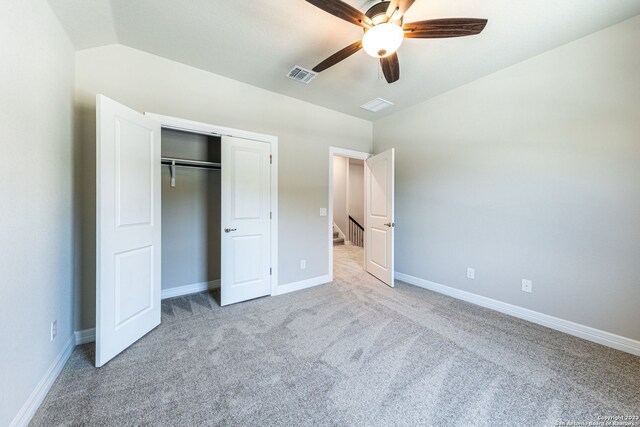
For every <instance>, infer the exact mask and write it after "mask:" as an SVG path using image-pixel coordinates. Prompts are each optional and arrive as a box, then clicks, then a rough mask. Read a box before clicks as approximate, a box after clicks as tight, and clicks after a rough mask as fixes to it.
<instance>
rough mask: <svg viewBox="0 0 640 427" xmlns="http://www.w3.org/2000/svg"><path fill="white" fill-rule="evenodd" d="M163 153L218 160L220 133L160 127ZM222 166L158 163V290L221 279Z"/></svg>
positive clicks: (211, 160) (212, 160) (169, 155)
mask: <svg viewBox="0 0 640 427" xmlns="http://www.w3.org/2000/svg"><path fill="white" fill-rule="evenodd" d="M162 156H164V157H174V158H180V159H192V160H203V161H210V162H220V138H214V137H207V136H205V135H199V134H193V133H186V132H177V131H173V130H167V129H164V130H163V131H162ZM220 196H221V194H220V171H217V170H204V169H192V168H180V167H177V168H176V186H175V187H171V174H170V172H169V167H168V166H163V167H162V289H170V288H175V287H178V286H184V285H192V284H196V283H204V282H211V281H214V280H218V279H220Z"/></svg>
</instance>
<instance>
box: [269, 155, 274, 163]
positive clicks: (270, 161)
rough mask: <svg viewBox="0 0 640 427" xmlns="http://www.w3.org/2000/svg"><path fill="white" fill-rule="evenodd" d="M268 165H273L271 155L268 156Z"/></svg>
mask: <svg viewBox="0 0 640 427" xmlns="http://www.w3.org/2000/svg"><path fill="white" fill-rule="evenodd" d="M269 164H270V165H272V164H273V154H269Z"/></svg>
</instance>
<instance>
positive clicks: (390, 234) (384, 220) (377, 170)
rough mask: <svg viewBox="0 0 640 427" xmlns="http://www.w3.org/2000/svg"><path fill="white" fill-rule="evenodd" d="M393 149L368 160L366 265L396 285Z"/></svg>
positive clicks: (366, 177)
mask: <svg viewBox="0 0 640 427" xmlns="http://www.w3.org/2000/svg"><path fill="white" fill-rule="evenodd" d="M394 154H395V152H394V149H393V148H392V149H390V150H388V151H385V152H383V153H380V154H378V155H376V156H373V157H370V158H369V159H367V161H366V163H365V267H366V270H367V271H368V272H369V273H371V274H372V275H374V276H375V277H377V278H378V279H380V280H382V281H383V282H384V283H386V284H387V285H389V286H391V287H393V286H395V285H394V272H393V270H394V261H393V245H394V241H393V238H394V230H393V227H394V223H393V211H394Z"/></svg>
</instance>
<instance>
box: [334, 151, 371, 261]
mask: <svg viewBox="0 0 640 427" xmlns="http://www.w3.org/2000/svg"><path fill="white" fill-rule="evenodd" d="M331 161H332V163H333V175H332V179H333V182H332V189H333V209H332V214H333V215H332V222H331V223H332V237H333V243H332V247H333V263H334V267H335V265H336V263H339V264H340V265H341V267H342V270H345V271H354V273H359V270H360V269H361V270H363V271H364V240H365V233H364V160H362V159H355V158H351V157H345V156H338V155H334V156H333V158H332V159H331Z"/></svg>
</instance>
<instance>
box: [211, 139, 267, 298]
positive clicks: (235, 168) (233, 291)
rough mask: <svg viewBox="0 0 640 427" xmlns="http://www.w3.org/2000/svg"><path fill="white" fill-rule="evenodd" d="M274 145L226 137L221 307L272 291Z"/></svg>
mask: <svg viewBox="0 0 640 427" xmlns="http://www.w3.org/2000/svg"><path fill="white" fill-rule="evenodd" d="M270 153H271V146H270V145H269V144H267V143H264V142H258V141H252V140H247V139H240V138H232V137H226V136H225V137H223V138H222V227H223V230H222V270H221V286H220V294H221V300H222V301H221V303H222V305H228V304H233V303H236V302H240V301H246V300H249V299H252V298H258V297H261V296H265V295H269V294H270V293H271V275H270V274H271V272H270V269H271V249H270V246H271V238H270V236H271V219H270V213H271V165H270Z"/></svg>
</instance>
